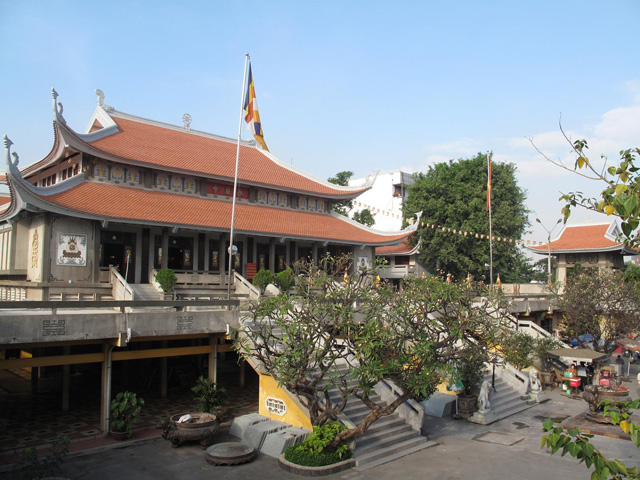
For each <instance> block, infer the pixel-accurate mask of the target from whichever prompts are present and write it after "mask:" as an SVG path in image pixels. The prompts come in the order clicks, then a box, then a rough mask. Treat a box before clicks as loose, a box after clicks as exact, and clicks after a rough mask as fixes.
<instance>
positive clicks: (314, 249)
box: [311, 242, 318, 265]
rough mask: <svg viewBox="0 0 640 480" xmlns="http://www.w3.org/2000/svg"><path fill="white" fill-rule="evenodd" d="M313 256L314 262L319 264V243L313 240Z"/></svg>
mask: <svg viewBox="0 0 640 480" xmlns="http://www.w3.org/2000/svg"><path fill="white" fill-rule="evenodd" d="M311 252H312V253H311V258H313V264H314V265H318V244H317V243H316V242H313V247H311Z"/></svg>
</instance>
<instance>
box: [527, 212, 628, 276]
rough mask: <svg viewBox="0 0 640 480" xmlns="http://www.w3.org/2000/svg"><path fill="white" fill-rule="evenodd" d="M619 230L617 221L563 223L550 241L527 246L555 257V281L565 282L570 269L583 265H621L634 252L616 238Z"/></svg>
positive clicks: (531, 249) (535, 251)
mask: <svg viewBox="0 0 640 480" xmlns="http://www.w3.org/2000/svg"><path fill="white" fill-rule="evenodd" d="M621 235H622V230H620V226H619V225H618V224H617V222H615V221H612V222H611V223H601V224H588V225H567V226H565V227H564V228H563V229H562V230H561V231H560V233H559V234H558V236H557V237H556V238H555V239H554V240H552V241H551V242H550V243H545V244H542V245H537V246H533V247H527V248H528V249H529V250H530V251H532V252H534V253H537V254H539V255H548V256H550V255H552V256H555V257H557V267H556V277H555V281H556V282H563V283H564V282H566V280H567V277H568V276H569V275H570V274H571V269H572V268H573V267H574V266H575V265H576V264H580V265H582V266H583V267H600V268H624V256H625V255H637V252H636V251H634V250H632V249H631V248H629V247H627V246H626V245H625V244H624V242H621V241H619V240H618V238H619V237H620V236H621Z"/></svg>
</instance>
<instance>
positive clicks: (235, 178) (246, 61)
mask: <svg viewBox="0 0 640 480" xmlns="http://www.w3.org/2000/svg"><path fill="white" fill-rule="evenodd" d="M248 64H249V54H248V53H245V56H244V73H243V74H242V96H241V97H240V121H239V122H238V144H237V147H236V172H235V174H234V176H233V200H232V201H231V231H230V233H229V249H228V252H229V271H228V275H229V276H228V277H227V300H231V276H232V275H233V274H232V273H231V272H232V266H233V257H234V256H235V255H236V254H237V253H238V249H237V247H236V246H235V245H234V244H233V227H234V223H235V219H236V192H237V189H238V164H239V163H240V138H241V136H242V116H243V115H244V96H245V89H246V87H247V65H248Z"/></svg>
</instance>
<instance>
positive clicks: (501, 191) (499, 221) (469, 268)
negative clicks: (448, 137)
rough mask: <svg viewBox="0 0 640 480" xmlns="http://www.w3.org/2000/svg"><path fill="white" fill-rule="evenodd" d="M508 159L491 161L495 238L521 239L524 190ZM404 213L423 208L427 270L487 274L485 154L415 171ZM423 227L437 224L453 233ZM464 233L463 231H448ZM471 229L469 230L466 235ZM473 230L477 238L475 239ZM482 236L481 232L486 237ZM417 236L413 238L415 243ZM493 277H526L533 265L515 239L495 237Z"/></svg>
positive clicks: (511, 279) (423, 254)
mask: <svg viewBox="0 0 640 480" xmlns="http://www.w3.org/2000/svg"><path fill="white" fill-rule="evenodd" d="M515 173H516V167H515V165H514V164H512V163H492V202H491V205H492V208H491V210H492V217H493V221H492V224H493V236H494V237H496V239H497V238H498V237H499V238H505V237H506V238H508V239H513V240H516V239H520V238H521V237H522V235H523V234H524V232H525V229H526V227H527V225H528V220H527V215H528V213H529V211H528V210H527V209H526V207H525V205H524V202H525V199H526V193H525V191H524V190H523V189H521V188H520V187H519V186H518V184H517V182H516V177H515ZM414 180H415V181H414V183H413V185H411V186H410V187H409V196H408V199H407V201H406V202H405V205H404V216H405V217H407V218H409V217H411V216H412V215H413V214H414V213H416V212H420V211H422V212H423V216H422V221H421V226H420V227H419V228H418V234H417V235H418V238H419V239H421V240H422V249H421V252H420V261H421V262H423V263H424V264H425V265H426V266H427V268H429V269H430V270H431V271H433V272H436V271H443V272H445V273H450V274H452V275H453V276H454V277H455V278H458V279H460V278H464V277H466V276H467V274H471V275H473V276H474V277H475V278H477V279H480V278H481V277H483V276H485V277H486V278H489V269H488V267H486V266H485V265H487V264H489V241H488V239H487V238H486V235H488V234H489V213H488V212H487V210H486V205H487V202H486V199H487V155H485V154H483V153H479V154H478V155H476V156H475V157H473V158H471V159H460V160H450V161H449V162H448V163H438V164H436V165H433V166H431V167H429V170H428V171H427V172H426V173H417V174H415V175H414ZM422 224H424V225H426V224H429V225H434V224H435V225H441V226H442V227H446V228H450V229H451V231H442V229H438V228H432V227H431V226H429V227H426V226H422ZM454 229H455V230H456V231H462V232H467V235H464V234H462V235H460V234H457V233H456V234H454V233H453V232H452V231H453V230H454ZM470 232H471V233H470ZM476 234H478V237H477V238H476ZM480 235H485V238H484V239H481V238H480ZM418 238H414V239H413V240H414V241H415V242H417V241H418ZM493 271H494V277H495V276H497V275H498V274H500V277H501V280H502V281H503V282H509V283H510V282H518V281H529V280H530V279H531V277H532V275H533V273H534V272H533V269H532V267H531V265H529V264H528V261H527V259H526V257H525V256H524V255H523V253H522V252H521V251H520V250H519V248H518V246H517V245H516V243H515V241H513V242H509V241H497V240H496V241H494V248H493Z"/></svg>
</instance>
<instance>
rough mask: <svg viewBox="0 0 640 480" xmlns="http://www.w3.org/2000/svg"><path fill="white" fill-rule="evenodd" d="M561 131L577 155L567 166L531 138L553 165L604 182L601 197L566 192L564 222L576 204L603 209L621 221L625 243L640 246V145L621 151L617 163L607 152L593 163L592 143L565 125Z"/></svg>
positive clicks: (596, 209) (602, 210) (563, 197)
mask: <svg viewBox="0 0 640 480" xmlns="http://www.w3.org/2000/svg"><path fill="white" fill-rule="evenodd" d="M560 131H561V132H562V135H563V136H564V138H565V139H566V140H567V142H568V143H569V144H570V145H571V149H572V151H573V153H574V155H575V163H574V165H573V166H572V167H571V166H568V165H565V164H564V163H563V162H562V161H561V160H557V161H556V160H552V159H551V158H549V157H548V156H547V155H545V154H544V153H542V152H541V151H540V150H539V149H538V148H537V147H536V145H535V144H534V143H533V140H531V139H529V140H530V141H531V144H532V145H533V147H534V148H535V149H536V150H537V151H538V153H540V154H541V155H542V156H543V157H544V158H545V159H547V160H548V161H549V162H551V163H553V164H554V165H556V166H558V167H560V168H563V169H565V170H568V171H570V172H573V173H575V174H577V175H579V176H581V177H583V178H587V179H589V180H593V181H594V182H597V183H599V184H604V189H603V190H602V192H601V194H600V198H594V197H589V196H585V195H584V194H583V193H582V192H569V193H566V194H563V195H562V196H561V197H560V200H563V201H564V202H565V205H564V207H563V208H562V213H563V214H564V221H565V223H566V221H567V219H568V218H569V216H570V215H571V209H572V208H574V207H576V206H577V207H582V208H586V209H588V210H593V211H596V212H603V213H605V214H607V215H615V216H617V217H619V218H620V219H621V220H622V224H621V228H622V231H623V233H624V236H625V243H627V244H628V245H630V246H640V237H639V236H638V231H637V229H638V225H640V177H639V175H638V171H639V170H640V166H636V162H637V161H638V157H640V148H629V149H627V150H620V161H619V163H618V165H610V166H608V165H607V163H608V159H607V157H605V156H604V155H601V157H600V158H601V162H597V161H595V162H594V161H593V160H592V159H590V158H589V156H588V152H587V150H588V149H589V146H588V144H587V141H586V140H584V139H581V140H576V141H571V139H570V138H569V137H568V136H567V134H566V133H565V132H564V130H563V129H562V124H561V125H560Z"/></svg>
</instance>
